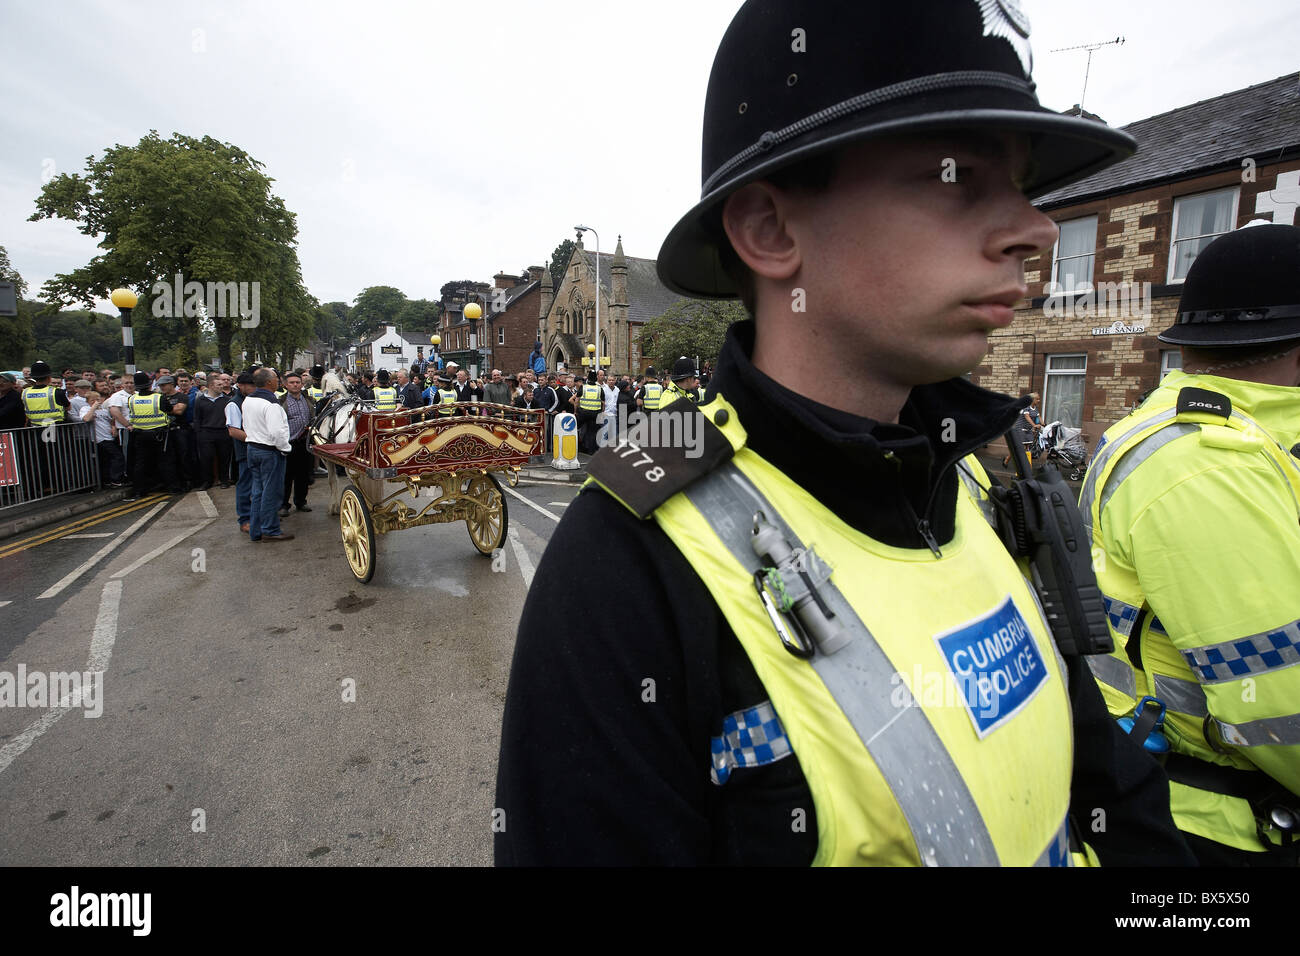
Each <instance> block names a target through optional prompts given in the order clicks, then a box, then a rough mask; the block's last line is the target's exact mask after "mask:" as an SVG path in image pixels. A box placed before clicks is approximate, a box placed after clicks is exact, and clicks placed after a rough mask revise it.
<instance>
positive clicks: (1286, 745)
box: [1080, 371, 1300, 851]
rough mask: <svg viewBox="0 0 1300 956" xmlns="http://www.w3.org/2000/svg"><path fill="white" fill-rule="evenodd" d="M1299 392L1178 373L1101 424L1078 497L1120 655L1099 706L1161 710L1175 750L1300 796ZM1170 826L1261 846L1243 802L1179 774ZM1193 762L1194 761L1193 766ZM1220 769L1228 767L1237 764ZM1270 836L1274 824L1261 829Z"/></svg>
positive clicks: (1104, 663) (1103, 671)
mask: <svg viewBox="0 0 1300 956" xmlns="http://www.w3.org/2000/svg"><path fill="white" fill-rule="evenodd" d="M1297 409H1300V389H1295V388H1284V387H1281V386H1275V385H1262V384H1257V383H1253V382H1245V381H1239V380H1235V379H1230V378H1220V377H1218V376H1211V375H1188V374H1186V373H1183V372H1181V371H1179V372H1173V373H1171V374H1170V375H1169V376H1168V377H1166V378H1165V380H1164V381H1163V382H1162V383H1161V385H1160V387H1159V388H1158V389H1157V390H1156V391H1154V392H1153V393H1152V394H1151V395H1150V396H1149V397H1148V399H1147V401H1146V402H1145V403H1144V404H1143V405H1142V407H1141V408H1139V409H1138V410H1137V411H1136V412H1134V413H1133V414H1132V415H1130V416H1129V417H1127V418H1125V419H1123V420H1121V421H1119V422H1117V423H1116V424H1115V425H1112V426H1111V427H1110V428H1109V429H1107V431H1106V433H1105V435H1104V436H1103V438H1102V442H1101V444H1100V445H1099V447H1098V451H1097V454H1096V456H1095V457H1094V460H1093V463H1092V466H1091V468H1090V470H1089V472H1088V477H1087V480H1086V482H1085V483H1084V487H1083V492H1082V495H1081V498H1080V507H1081V508H1082V509H1083V511H1084V516H1085V522H1086V523H1089V524H1090V525H1091V530H1092V539H1093V540H1092V543H1093V556H1094V567H1095V569H1096V571H1097V579H1098V583H1099V585H1100V587H1101V590H1102V593H1103V595H1104V599H1105V602H1106V610H1107V617H1108V619H1109V624H1110V629H1111V633H1112V635H1113V636H1114V639H1115V652H1114V654H1113V655H1111V656H1108V657H1091V658H1089V659H1088V660H1089V664H1090V666H1091V667H1092V669H1093V673H1094V674H1095V676H1096V678H1097V680H1098V682H1099V684H1100V686H1101V689H1102V692H1103V695H1104V696H1105V698H1106V701H1107V705H1108V706H1109V708H1110V710H1111V712H1112V713H1113V714H1115V715H1116V716H1121V715H1126V714H1131V713H1133V711H1134V708H1135V706H1136V705H1137V703H1138V701H1139V700H1140V699H1141V698H1142V697H1144V696H1148V695H1149V696H1151V697H1155V698H1157V699H1158V700H1159V701H1161V702H1162V703H1163V704H1164V705H1165V708H1166V713H1165V720H1164V733H1165V735H1166V737H1167V738H1168V739H1169V741H1170V744H1171V747H1172V752H1173V753H1174V754H1181V755H1185V756H1187V757H1193V758H1196V759H1197V760H1200V761H1204V762H1206V763H1208V764H1212V765H1215V766H1217V767H1225V768H1237V769H1239V770H1243V771H1250V770H1255V769H1256V768H1257V769H1258V770H1259V771H1262V773H1260V774H1239V775H1237V776H1238V777H1239V778H1242V779H1246V780H1249V779H1250V778H1251V777H1256V778H1258V779H1259V781H1260V783H1261V784H1265V785H1267V783H1268V781H1267V780H1264V779H1263V774H1267V775H1268V776H1270V777H1271V778H1272V780H1273V781H1276V782H1277V783H1279V784H1281V785H1282V786H1284V787H1286V788H1287V789H1289V790H1290V791H1291V793H1293V794H1300V666H1297V665H1298V664H1300V461H1297V460H1296V459H1295V458H1294V457H1293V456H1292V454H1291V453H1290V452H1289V449H1290V448H1291V447H1292V446H1293V445H1294V444H1295V442H1296V440H1297V438H1298V437H1300V434H1297V433H1300V414H1298V413H1297ZM1176 766H1178V764H1177V763H1176V761H1175V760H1174V759H1172V758H1171V760H1170V763H1169V773H1170V778H1171V783H1170V798H1171V803H1172V810H1173V814H1174V820H1175V822H1176V823H1177V824H1178V826H1179V828H1180V829H1182V830H1185V831H1186V832H1188V833H1193V834H1196V835H1197V836H1200V837H1204V838H1205V839H1209V840H1214V841H1217V842H1219V843H1221V844H1225V845H1228V846H1231V847H1235V848H1237V849H1241V850H1254V851H1263V849H1264V847H1263V846H1262V844H1261V839H1260V838H1261V835H1260V834H1258V833H1257V830H1256V820H1255V816H1254V814H1253V813H1252V811H1251V807H1250V805H1249V803H1248V802H1247V800H1246V799H1243V798H1241V797H1238V796H1229V795H1226V794H1225V793H1223V792H1213V791H1211V790H1208V789H1201V788H1198V787H1194V786H1189V785H1188V784H1187V783H1184V782H1180V780H1179V778H1180V776H1181V774H1180V773H1179V772H1176V769H1175V768H1176ZM1192 766H1195V765H1192ZM1227 776H1229V777H1231V776H1232V775H1231V774H1228V775H1227ZM1263 836H1265V837H1266V838H1267V839H1269V840H1270V841H1276V840H1277V838H1278V835H1277V833H1276V831H1273V832H1271V833H1269V832H1266V833H1264V834H1263Z"/></svg>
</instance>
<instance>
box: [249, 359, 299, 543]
mask: <svg viewBox="0 0 1300 956" xmlns="http://www.w3.org/2000/svg"><path fill="white" fill-rule="evenodd" d="M253 384H254V385H256V386H257V388H256V390H255V391H254V392H253V393H252V394H251V395H249V396H248V397H247V398H246V399H244V404H243V406H242V407H241V412H242V416H243V431H244V435H245V438H244V446H245V449H246V451H247V453H248V460H247V465H248V468H249V471H250V472H251V481H252V488H251V490H250V493H249V522H248V523H249V528H248V536H249V538H251V539H252V540H253V541H292V540H293V535H291V534H285V533H284V532H282V531H281V530H280V513H279V507H280V498H281V497H282V496H283V494H284V463H285V458H286V457H287V456H288V454H289V452H290V451H291V450H292V446H291V445H290V444H289V418H288V416H287V415H286V414H285V411H284V406H282V405H281V404H280V402H279V401H278V400H277V399H276V397H275V391H276V389H277V388H279V386H280V377H279V376H278V375H277V374H276V373H275V370H274V369H269V368H259V369H258V370H257V371H256V372H254V373H253Z"/></svg>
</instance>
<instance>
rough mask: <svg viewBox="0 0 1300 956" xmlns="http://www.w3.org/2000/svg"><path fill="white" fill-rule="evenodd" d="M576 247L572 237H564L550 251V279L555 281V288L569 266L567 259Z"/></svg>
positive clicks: (558, 285)
mask: <svg viewBox="0 0 1300 956" xmlns="http://www.w3.org/2000/svg"><path fill="white" fill-rule="evenodd" d="M576 248H578V244H577V243H575V242H574V241H573V240H572V239H565V240H564V241H563V242H562V243H560V244H559V245H558V246H556V247H555V251H554V252H552V253H551V265H550V269H551V281H552V282H554V283H555V288H557V289H558V288H559V287H560V283H561V282H562V281H564V273H565V271H566V270H567V269H568V268H569V259H570V258H571V257H572V256H573V250H574V249H576Z"/></svg>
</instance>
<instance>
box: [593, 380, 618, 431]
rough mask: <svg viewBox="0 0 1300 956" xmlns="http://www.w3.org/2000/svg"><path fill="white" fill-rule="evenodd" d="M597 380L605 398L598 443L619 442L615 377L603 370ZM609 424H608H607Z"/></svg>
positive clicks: (598, 425)
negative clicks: (603, 415)
mask: <svg viewBox="0 0 1300 956" xmlns="http://www.w3.org/2000/svg"><path fill="white" fill-rule="evenodd" d="M596 380H597V382H598V383H599V384H600V390H601V392H603V393H604V396H605V417H604V419H602V420H601V421H600V422H599V423H598V424H597V431H596V437H597V439H598V441H609V443H610V444H617V442H618V437H617V436H618V386H617V385H616V384H615V378H614V376H613V375H606V374H605V372H604V371H603V370H602V371H600V372H597V373H596ZM606 423H608V424H606Z"/></svg>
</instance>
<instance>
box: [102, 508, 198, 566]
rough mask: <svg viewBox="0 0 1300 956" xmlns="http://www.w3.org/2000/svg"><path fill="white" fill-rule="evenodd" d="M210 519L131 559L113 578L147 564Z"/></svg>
mask: <svg viewBox="0 0 1300 956" xmlns="http://www.w3.org/2000/svg"><path fill="white" fill-rule="evenodd" d="M212 520H213V519H211V518H209V519H208V520H207V521H204V522H201V523H200V524H196V525H195V526H194V527H192V528H190V529H189V530H188V531H182V532H181V533H180V534H178V535H177V536H176V537H174V538H172V539H171V540H170V541H168V542H167V543H166V544H161V545H159V546H158V547H156V548H154V549H153V550H152V551H150V552H149V553H148V554H146V555H144V556H143V557H139V558H136V559H135V560H134V561H132V562H131V563H130V564H128V565H127V566H126V567H124V568H123V569H122V570H121V571H118V572H116V573H115V574H114V575H113V578H114V580H116V579H118V578H124V577H126V576H127V575H128V574H130V573H131V572H132V571H135V570H137V569H139V568H141V567H143V566H144V565H146V564H148V563H149V562H150V561H152V560H153V559H154V558H156V557H158V555H160V554H162V553H163V552H164V551H170V550H171V549H172V548H174V547H176V545H178V544H180V543H181V542H182V541H184V540H185V539H186V538H188V537H189V536H190V535H192V534H193V533H194V532H196V531H199V530H200V529H202V528H206V527H207V526H208V525H210V524H212Z"/></svg>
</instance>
